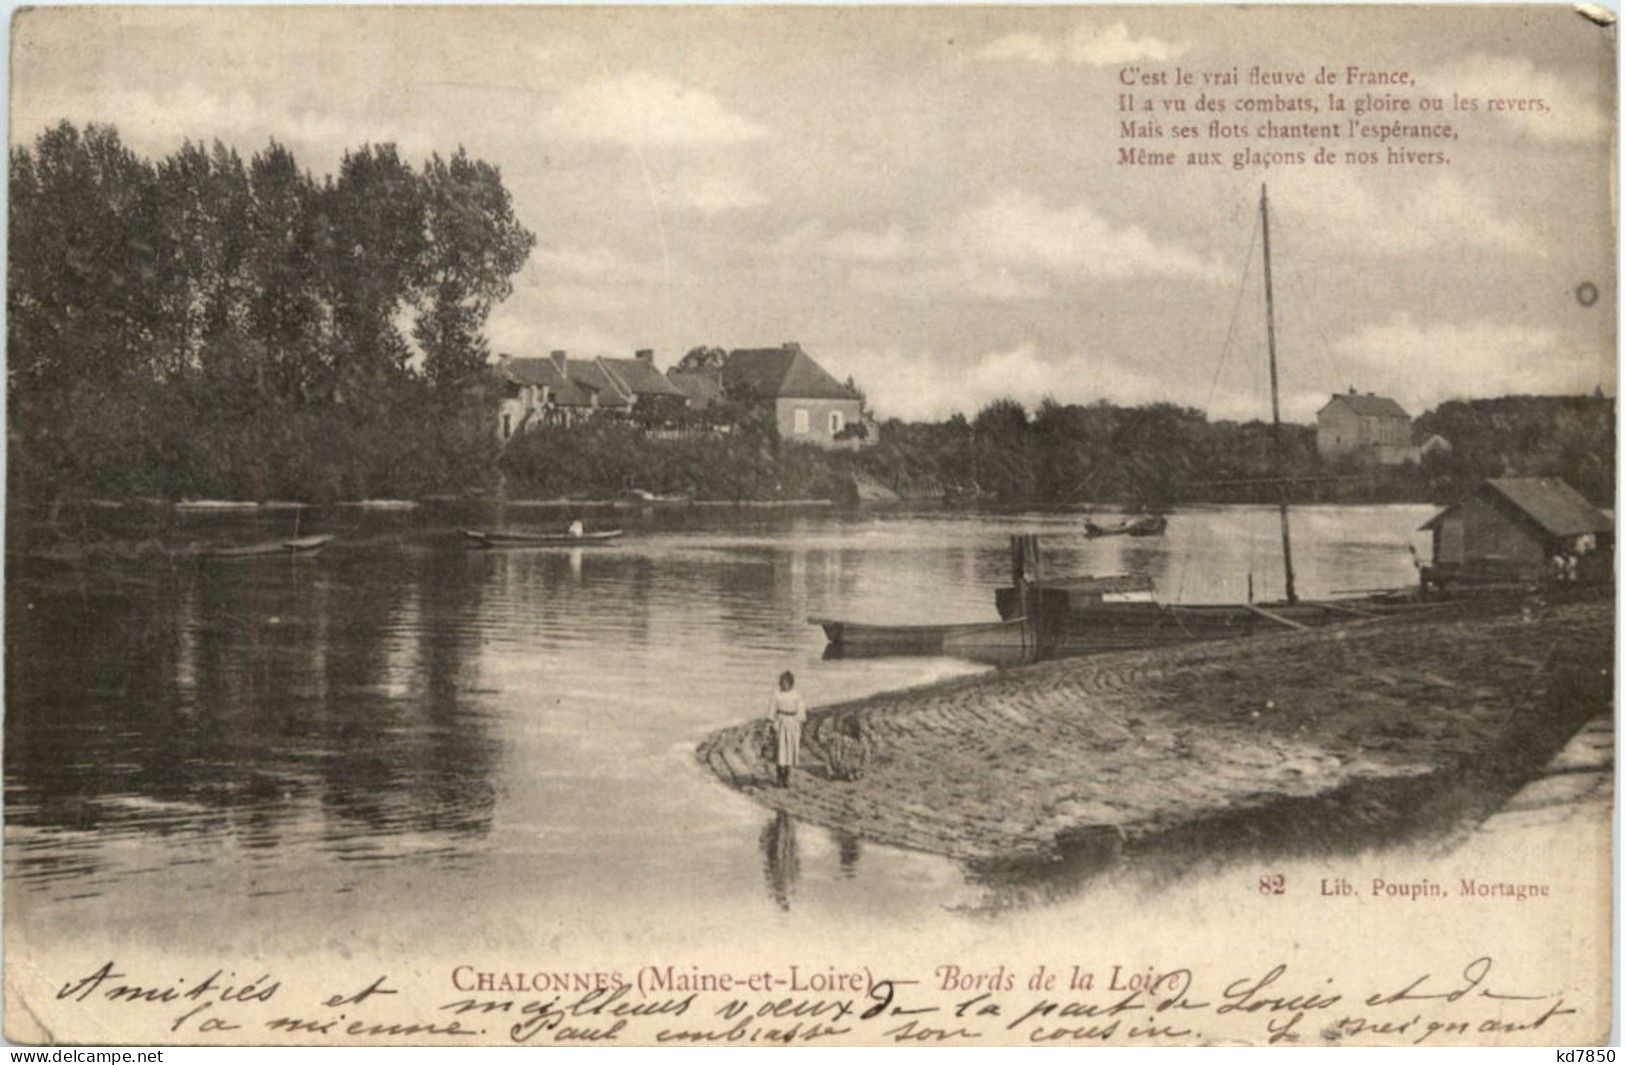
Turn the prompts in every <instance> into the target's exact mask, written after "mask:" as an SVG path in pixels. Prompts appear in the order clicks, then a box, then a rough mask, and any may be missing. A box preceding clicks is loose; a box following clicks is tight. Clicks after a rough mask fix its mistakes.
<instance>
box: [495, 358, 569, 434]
mask: <svg viewBox="0 0 1625 1065" xmlns="http://www.w3.org/2000/svg"><path fill="white" fill-rule="evenodd" d="M492 375H493V376H494V377H495V378H496V381H497V386H498V390H499V397H500V398H499V399H498V401H497V436H498V438H499V439H501V440H508V439H511V438H512V437H514V436H516V435H518V434H519V433H522V432H524V431H525V430H526V429H529V428H531V427H532V426H535V425H540V424H544V423H547V422H561V421H562V422H568V421H571V420H573V419H574V418H576V417H579V416H580V415H581V413H582V412H584V411H587V410H590V409H591V407H592V405H593V397H592V396H591V395H590V394H588V393H587V392H585V391H583V390H582V389H579V388H577V387H576V386H575V385H574V384H572V383H571V382H570V380H569V378H568V377H566V376H565V375H564V372H563V370H562V369H561V368H560V366H559V363H558V361H557V360H555V359H540V358H518V359H516V358H513V357H512V356H509V355H498V356H497V361H496V365H495V366H493V367H492Z"/></svg>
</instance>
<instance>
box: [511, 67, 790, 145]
mask: <svg viewBox="0 0 1625 1065" xmlns="http://www.w3.org/2000/svg"><path fill="white" fill-rule="evenodd" d="M541 129H542V132H543V133H546V134H549V135H552V136H556V137H565V138H568V139H571V140H581V141H592V142H600V143H611V144H625V145H632V146H635V147H646V146H650V145H662V146H682V145H716V144H737V143H740V142H742V141H749V140H755V139H757V138H760V137H763V136H766V134H767V131H766V130H765V129H764V128H762V127H761V126H759V125H757V124H756V123H755V122H752V121H751V120H750V119H748V118H745V117H743V116H741V115H738V114H735V113H734V112H732V111H730V110H729V109H728V108H727V107H726V106H725V105H724V104H723V103H722V101H720V100H718V99H717V98H716V97H715V96H713V95H712V94H710V93H708V92H706V91H705V90H703V89H696V88H693V87H690V86H687V85H683V84H682V83H680V82H677V81H673V80H672V79H670V78H666V77H662V76H660V75H658V74H651V73H648V72H647V71H634V72H633V73H630V74H625V75H622V76H621V77H618V78H609V79H603V80H599V81H594V82H589V83H588V84H586V85H582V86H579V87H577V88H574V89H571V90H570V91H568V92H566V93H565V94H564V96H563V97H561V98H560V100H559V101H558V103H556V104H555V105H554V106H553V107H552V108H551V109H550V110H548V111H547V113H546V114H544V115H543V116H542V120H541Z"/></svg>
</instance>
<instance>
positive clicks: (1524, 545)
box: [1422, 477, 1614, 583]
mask: <svg viewBox="0 0 1625 1065" xmlns="http://www.w3.org/2000/svg"><path fill="white" fill-rule="evenodd" d="M1422 531H1424V532H1431V533H1432V534H1433V565H1432V567H1431V568H1430V569H1429V570H1428V571H1426V572H1425V573H1424V579H1425V580H1430V581H1432V582H1434V583H1448V582H1449V581H1451V580H1532V579H1540V578H1543V577H1557V578H1560V579H1568V580H1591V579H1606V578H1608V577H1609V576H1611V575H1612V570H1613V539H1614V523H1613V520H1612V519H1611V518H1610V517H1609V516H1608V515H1607V514H1605V513H1603V512H1602V511H1600V510H1598V509H1597V508H1596V507H1594V506H1592V505H1591V504H1590V503H1588V502H1587V501H1586V499H1585V497H1584V496H1582V495H1580V493H1579V492H1576V491H1575V490H1574V489H1573V488H1571V487H1570V486H1569V485H1568V483H1567V482H1565V481H1563V480H1560V479H1558V478H1556V477H1500V478H1493V479H1491V480H1487V481H1485V482H1484V483H1483V484H1481V485H1479V486H1478V488H1477V489H1476V490H1475V491H1474V492H1473V493H1472V494H1471V495H1469V496H1468V497H1467V498H1466V499H1463V500H1462V501H1461V502H1459V503H1457V504H1455V505H1454V506H1450V507H1446V508H1445V509H1444V510H1442V511H1440V512H1439V513H1438V514H1436V515H1434V516H1433V518H1432V519H1430V520H1429V521H1428V522H1427V523H1426V524H1424V525H1423V526H1422Z"/></svg>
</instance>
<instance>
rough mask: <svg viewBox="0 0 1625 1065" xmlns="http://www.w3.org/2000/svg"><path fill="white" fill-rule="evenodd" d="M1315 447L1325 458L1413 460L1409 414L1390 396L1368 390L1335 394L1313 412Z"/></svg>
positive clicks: (1387, 462)
mask: <svg viewBox="0 0 1625 1065" xmlns="http://www.w3.org/2000/svg"><path fill="white" fill-rule="evenodd" d="M1315 447H1316V449H1317V450H1318V451H1319V452H1320V454H1321V456H1322V457H1324V458H1337V457H1339V456H1343V455H1353V456H1356V457H1358V458H1361V459H1364V460H1366V461H1368V462H1375V463H1379V464H1381V465H1384V466H1397V465H1400V464H1401V463H1405V462H1416V461H1418V460H1419V459H1420V458H1421V450H1420V449H1419V448H1417V447H1415V446H1414V445H1413V444H1412V443H1411V416H1410V415H1409V414H1406V413H1405V408H1403V407H1401V406H1400V405H1399V404H1398V403H1395V402H1394V401H1393V400H1391V399H1389V398H1388V397H1387V396H1379V395H1376V394H1375V393H1371V392H1367V393H1365V394H1364V395H1361V394H1360V393H1358V392H1356V391H1355V390H1354V389H1353V387H1352V386H1351V387H1350V388H1349V390H1348V393H1347V394H1338V395H1334V396H1333V397H1332V398H1331V400H1330V401H1328V402H1327V404H1326V405H1325V406H1324V407H1322V408H1320V410H1319V411H1318V412H1317V413H1316V415H1315Z"/></svg>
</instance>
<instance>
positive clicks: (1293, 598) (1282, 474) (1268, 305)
mask: <svg viewBox="0 0 1625 1065" xmlns="http://www.w3.org/2000/svg"><path fill="white" fill-rule="evenodd" d="M1258 210H1259V214H1260V216H1261V220H1262V222H1263V228H1264V321H1265V327H1266V329H1267V330H1268V335H1269V349H1270V411H1271V413H1272V414H1273V415H1274V418H1275V420H1274V422H1273V423H1272V425H1271V426H1270V439H1271V441H1272V442H1273V443H1274V445H1275V476H1276V478H1277V479H1278V481H1279V484H1278V485H1277V488H1278V489H1279V491H1280V510H1281V557H1282V559H1283V560H1284V561H1285V562H1286V601H1287V602H1288V603H1296V602H1297V601H1298V589H1297V586H1296V584H1295V583H1294V581H1293V577H1292V524H1291V522H1290V521H1289V520H1288V519H1287V511H1286V480H1285V478H1286V462H1285V456H1284V455H1283V453H1282V449H1281V385H1280V379H1279V375H1278V373H1277V371H1276V369H1275V284H1274V280H1273V279H1272V278H1271V276H1270V190H1269V186H1268V185H1260V186H1259V196H1258Z"/></svg>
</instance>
